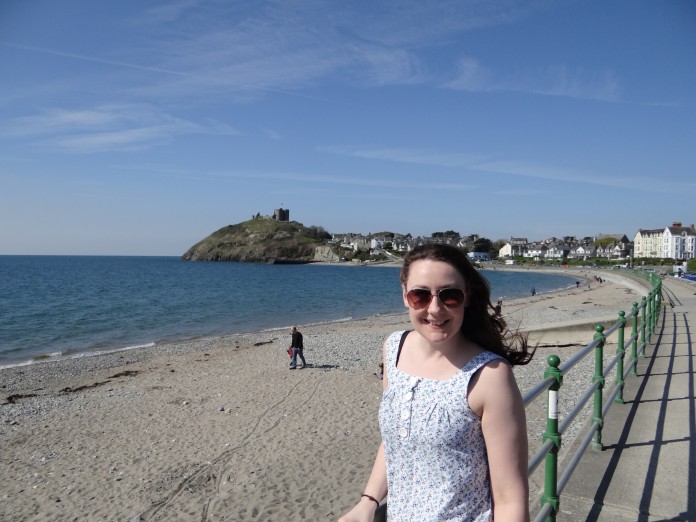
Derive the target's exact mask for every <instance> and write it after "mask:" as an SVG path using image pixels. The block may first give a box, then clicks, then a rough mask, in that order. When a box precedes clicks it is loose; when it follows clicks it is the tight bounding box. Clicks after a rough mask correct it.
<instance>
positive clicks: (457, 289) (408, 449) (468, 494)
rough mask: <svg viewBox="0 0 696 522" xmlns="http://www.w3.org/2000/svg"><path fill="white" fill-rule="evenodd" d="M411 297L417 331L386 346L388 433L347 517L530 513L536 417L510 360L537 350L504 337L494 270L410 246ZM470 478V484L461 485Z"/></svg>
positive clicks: (406, 288) (350, 521) (447, 252)
mask: <svg viewBox="0 0 696 522" xmlns="http://www.w3.org/2000/svg"><path fill="white" fill-rule="evenodd" d="M400 279H401V285H402V297H403V301H404V305H405V306H406V307H407V308H408V310H409V319H410V322H411V326H412V328H413V330H411V331H403V332H395V333H393V334H392V335H390V336H389V337H388V339H387V340H386V342H385V344H384V355H383V360H384V362H383V364H384V369H385V375H384V378H383V385H384V395H383V398H382V404H381V406H380V412H379V422H380V432H381V435H382V443H381V445H380V446H379V449H378V451H377V457H376V458H375V462H374V465H373V469H372V473H371V475H370V478H369V479H368V482H367V485H366V486H365V491H364V493H363V494H362V496H361V497H360V501H359V502H358V503H357V504H356V505H355V507H353V509H352V510H351V511H349V512H348V513H347V514H346V515H344V516H343V517H342V518H341V519H340V522H358V521H363V522H364V521H368V520H372V517H373V516H374V513H375V511H376V509H377V507H378V506H379V503H380V502H379V501H380V500H381V499H383V498H384V497H385V496H386V495H387V494H389V502H388V504H387V518H388V519H394V520H431V521H439V520H449V521H460V522H465V521H469V520H491V519H493V518H495V519H497V520H506V521H526V520H528V519H529V513H528V500H529V499H528V497H529V485H528V479H527V435H526V434H527V427H526V421H525V412H524V407H523V405H522V399H521V396H520V392H519V390H518V388H517V385H516V383H515V379H514V377H513V374H512V369H511V366H512V365H514V364H526V363H528V362H529V361H530V360H531V358H532V355H533V351H531V352H530V350H529V347H528V344H527V340H526V337H524V336H521V335H519V334H512V335H511V336H510V338H507V339H506V338H505V337H504V335H503V333H504V332H506V325H505V322H504V320H503V319H502V318H501V317H500V316H499V315H498V314H496V313H495V309H494V308H493V306H492V305H491V302H490V289H489V287H488V283H487V282H486V280H485V279H483V277H482V276H481V275H480V274H479V273H478V272H477V271H476V269H474V268H473V267H472V266H471V263H470V262H469V261H468V259H467V258H466V256H465V255H464V254H463V253H462V252H461V251H460V250H458V249H456V248H454V247H451V246H448V245H441V244H428V245H424V246H421V247H417V248H415V249H414V250H412V251H411V252H409V253H408V254H407V255H406V257H405V259H404V264H403V267H402V269H401V275H400ZM463 485H466V486H463Z"/></svg>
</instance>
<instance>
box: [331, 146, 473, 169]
mask: <svg viewBox="0 0 696 522" xmlns="http://www.w3.org/2000/svg"><path fill="white" fill-rule="evenodd" d="M320 150H322V151H324V152H329V153H333V154H340V155H345V156H351V157H354V158H363V159H376V160H382V161H393V162H397V163H410V164H416V165H431V166H437V167H457V168H465V167H471V166H473V165H476V164H478V163H480V162H481V161H484V160H485V159H486V158H485V157H484V156H481V155H475V154H466V153H449V154H448V153H441V152H436V151H429V150H418V149H403V148H380V149H352V148H347V147H322V148H320Z"/></svg>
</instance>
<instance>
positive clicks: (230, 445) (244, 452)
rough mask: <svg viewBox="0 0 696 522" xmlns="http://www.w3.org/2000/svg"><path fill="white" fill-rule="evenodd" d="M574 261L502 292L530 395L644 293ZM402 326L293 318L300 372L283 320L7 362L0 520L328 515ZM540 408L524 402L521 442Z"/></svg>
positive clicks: (0, 414) (351, 472)
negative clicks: (555, 288)
mask: <svg viewBox="0 0 696 522" xmlns="http://www.w3.org/2000/svg"><path fill="white" fill-rule="evenodd" d="M571 273H572V275H573V276H574V277H575V276H577V277H578V280H579V281H581V284H580V286H579V287H578V288H572V289H568V290H564V291H561V292H557V293H554V294H539V295H536V296H534V297H531V296H530V297H527V298H523V299H516V300H511V301H506V302H504V303H503V314H504V316H505V318H506V320H507V321H508V323H509V326H510V327H517V326H519V327H520V328H522V329H523V330H527V331H529V333H530V337H531V339H532V340H534V341H535V342H538V343H539V349H538V352H537V355H536V357H535V359H534V360H533V361H532V363H530V364H529V365H527V366H524V367H518V368H516V369H515V374H516V376H517V379H518V384H519V386H520V389H521V391H522V392H523V393H524V392H525V391H527V390H529V389H531V388H532V387H533V386H534V385H535V384H536V383H538V382H539V381H541V380H542V376H543V371H544V368H545V366H546V362H545V359H546V357H547V356H548V355H549V354H551V353H557V354H559V355H560V356H561V357H562V358H568V357H569V356H570V355H572V354H573V353H575V351H577V349H579V348H581V347H583V346H585V345H586V344H587V343H589V342H590V341H591V340H592V334H593V325H594V324H595V323H597V322H605V323H611V322H613V321H615V320H616V318H617V316H618V311H619V310H622V309H623V310H625V311H626V312H627V313H628V312H629V311H630V307H631V303H633V302H634V301H639V300H640V298H641V297H642V296H643V295H646V294H647V291H648V290H647V289H646V287H644V286H641V284H640V283H638V282H636V281H634V280H631V279H627V278H624V277H623V276H622V275H621V274H619V273H615V272H612V271H602V272H599V275H600V276H601V277H603V278H604V279H605V282H604V283H602V284H598V283H597V282H596V281H595V280H594V279H593V277H592V274H590V273H589V272H581V271H579V270H578V271H573V272H571ZM588 285H589V287H588ZM495 297H496V296H493V298H494V299H495ZM288 326H289V325H288ZM408 327H409V323H408V317H407V314H406V313H405V312H404V313H402V314H395V315H387V316H378V317H371V318H368V319H362V320H353V321H346V322H338V323H330V324H322V325H300V330H301V331H302V333H303V335H304V338H305V357H306V359H307V361H308V363H309V365H308V367H307V368H305V369H302V370H294V371H290V370H289V369H288V356H287V354H286V352H285V350H286V349H287V346H288V344H289V337H290V335H289V330H288V329H282V330H277V331H264V332H257V333H250V334H237V335H230V336H226V337H220V338H210V339H196V340H190V341H182V342H177V343H171V344H166V345H158V346H155V347H152V348H147V349H137V350H129V351H123V352H119V353H112V354H107V355H99V356H92V357H82V358H78V359H71V360H65V361H56V362H50V363H37V364H33V365H30V366H23V367H16V368H9V369H4V370H0V483H2V485H3V487H2V492H1V493H0V497H1V500H2V501H1V502H0V520H12V521H14V520H36V521H49V520H50V521H54V520H80V521H82V520H90V521H94V520H127V521H131V520H159V521H172V520H182V521H184V520H209V521H221V520H226V521H248V520H259V521H276V520H278V521H280V520H283V521H304V520H336V519H337V518H338V516H339V515H340V514H342V513H343V512H344V511H346V510H347V509H349V508H350V507H351V506H352V505H353V503H354V502H355V501H356V500H357V499H358V497H359V495H360V493H361V492H362V488H363V486H364V483H365V481H366V479H367V476H368V474H369V471H370V469H371V466H372V461H373V459H374V454H375V451H376V449H377V445H378V443H379V430H378V425H377V410H378V407H379V402H380V399H381V393H382V389H381V384H382V383H381V381H380V380H379V378H378V377H377V376H376V375H375V373H376V372H377V369H378V366H377V365H378V363H379V362H380V358H381V346H382V342H383V340H384V339H385V338H386V336H387V335H388V334H389V333H391V332H393V331H395V330H403V329H406V328H408ZM614 350H615V347H613V348H612V347H611V346H610V347H609V348H607V350H606V352H611V353H613V351H614ZM583 372H584V373H585V374H587V372H590V374H591V362H588V363H587V364H584V363H582V364H580V365H578V374H577V375H578V376H577V377H576V376H575V374H573V375H574V376H573V378H569V379H566V382H565V383H564V390H563V392H562V397H563V402H562V403H561V414H563V411H564V408H567V404H568V403H573V402H575V399H576V398H577V396H578V395H579V393H580V387H581V386H582V389H583V390H584V388H585V387H586V386H587V385H589V381H587V379H586V378H585V377H583V376H582V375H583ZM583 379H585V380H584V381H583ZM544 409H545V401H544V399H541V400H540V401H537V403H535V404H534V405H532V406H531V407H530V408H529V409H528V412H527V415H528V426H529V434H530V447H531V449H530V451H532V450H533V449H535V448H536V447H538V446H539V444H540V442H541V432H542V431H543V429H544V423H543V422H544V421H543V415H544ZM566 411H567V410H566ZM579 428H580V427H578V428H575V429H576V432H577V429H579ZM535 481H536V479H533V480H532V483H533V484H532V486H533V488H532V489H533V490H535V487H536V486H535V484H536V482H535ZM532 501H533V502H534V501H535V499H534V498H533V499H532Z"/></svg>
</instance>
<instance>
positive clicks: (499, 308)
mask: <svg viewBox="0 0 696 522" xmlns="http://www.w3.org/2000/svg"><path fill="white" fill-rule="evenodd" d="M493 310H495V316H496V317H498V318H501V317H502V316H503V300H502V299H498V302H497V303H496V304H495V306H494V307H493Z"/></svg>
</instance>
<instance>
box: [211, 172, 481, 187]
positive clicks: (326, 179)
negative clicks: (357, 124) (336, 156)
mask: <svg viewBox="0 0 696 522" xmlns="http://www.w3.org/2000/svg"><path fill="white" fill-rule="evenodd" d="M210 175H211V176H213V177H217V178H251V179H273V180H281V181H288V182H293V183H295V182H297V183H325V184H329V185H349V186H358V187H368V188H385V189H389V190H390V191H393V190H394V189H395V188H398V189H403V188H407V189H417V190H421V191H422V190H456V191H471V190H474V189H476V185H471V184H462V183H443V182H428V183H423V182H422V181H420V180H418V181H415V182H412V181H406V180H404V179H393V178H390V179H388V178H382V179H379V178H375V177H359V176H340V175H314V174H302V173H297V172H256V171H219V172H215V173H211V174H210Z"/></svg>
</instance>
